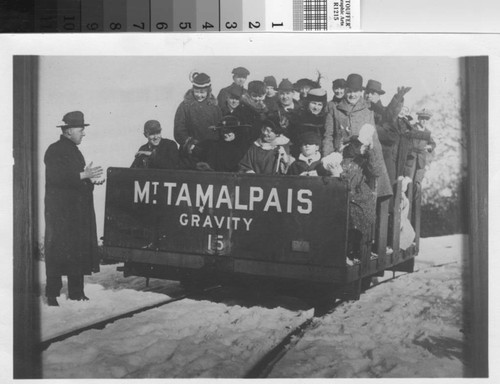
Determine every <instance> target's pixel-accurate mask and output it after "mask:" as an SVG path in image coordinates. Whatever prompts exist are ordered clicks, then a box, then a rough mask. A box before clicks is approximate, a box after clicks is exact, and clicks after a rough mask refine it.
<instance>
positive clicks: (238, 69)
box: [232, 67, 250, 77]
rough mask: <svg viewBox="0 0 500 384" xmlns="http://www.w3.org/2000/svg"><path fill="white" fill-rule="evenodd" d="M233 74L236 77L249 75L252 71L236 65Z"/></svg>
mask: <svg viewBox="0 0 500 384" xmlns="http://www.w3.org/2000/svg"><path fill="white" fill-rule="evenodd" d="M232 73H233V75H235V76H236V77H248V75H249V74H250V71H249V70H248V69H246V68H244V67H236V68H234V69H233V72H232Z"/></svg>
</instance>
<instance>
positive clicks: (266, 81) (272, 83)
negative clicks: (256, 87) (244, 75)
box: [264, 76, 278, 88]
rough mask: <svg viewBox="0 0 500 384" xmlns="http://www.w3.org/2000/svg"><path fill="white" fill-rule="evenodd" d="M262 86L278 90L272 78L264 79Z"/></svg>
mask: <svg viewBox="0 0 500 384" xmlns="http://www.w3.org/2000/svg"><path fill="white" fill-rule="evenodd" d="M264 84H266V86H268V87H273V88H278V83H277V82H276V79H275V78H274V76H266V77H264Z"/></svg>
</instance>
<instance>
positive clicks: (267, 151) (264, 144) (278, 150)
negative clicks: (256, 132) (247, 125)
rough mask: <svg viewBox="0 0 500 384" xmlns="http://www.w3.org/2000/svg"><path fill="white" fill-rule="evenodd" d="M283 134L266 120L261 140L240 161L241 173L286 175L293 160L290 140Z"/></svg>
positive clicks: (272, 123)
mask: <svg viewBox="0 0 500 384" xmlns="http://www.w3.org/2000/svg"><path fill="white" fill-rule="evenodd" d="M282 133H283V129H282V128H281V127H280V126H279V125H278V124H275V123H274V122H273V121H271V120H265V121H264V122H263V126H262V129H261V136H260V138H259V139H257V140H256V141H255V142H254V143H253V144H252V145H251V146H250V148H249V149H248V151H247V153H246V154H245V156H243V159H241V161H240V172H245V173H259V174H266V175H285V174H286V173H287V171H288V167H289V166H290V164H291V163H292V162H293V158H292V157H291V156H290V139H288V137H286V136H284V135H283V134H282Z"/></svg>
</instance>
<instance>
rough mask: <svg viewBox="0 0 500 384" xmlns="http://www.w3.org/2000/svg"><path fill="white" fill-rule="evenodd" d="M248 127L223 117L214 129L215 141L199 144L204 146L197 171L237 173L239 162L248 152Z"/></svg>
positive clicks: (233, 118)
mask: <svg viewBox="0 0 500 384" xmlns="http://www.w3.org/2000/svg"><path fill="white" fill-rule="evenodd" d="M248 128H249V127H248V125H243V124H241V123H240V121H239V120H238V119H237V118H236V117H235V116H231V115H227V116H224V118H223V119H222V121H221V122H220V123H219V124H217V126H215V127H214V129H215V130H216V131H218V133H219V137H220V139H219V140H217V141H207V142H205V143H201V145H200V146H201V147H203V146H204V145H205V149H204V153H205V155H204V158H203V159H202V160H203V162H204V163H205V164H203V163H200V162H199V163H198V164H197V166H196V168H197V169H198V170H213V171H217V172H238V170H239V162H240V160H241V159H242V158H243V156H244V155H245V153H246V151H247V150H248V144H247V143H248Z"/></svg>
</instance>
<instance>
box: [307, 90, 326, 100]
mask: <svg viewBox="0 0 500 384" xmlns="http://www.w3.org/2000/svg"><path fill="white" fill-rule="evenodd" d="M306 100H307V101H321V102H322V103H326V91H325V90H324V89H322V88H314V89H311V90H310V91H309V92H308V93H307V96H306Z"/></svg>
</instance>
